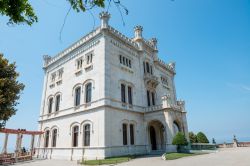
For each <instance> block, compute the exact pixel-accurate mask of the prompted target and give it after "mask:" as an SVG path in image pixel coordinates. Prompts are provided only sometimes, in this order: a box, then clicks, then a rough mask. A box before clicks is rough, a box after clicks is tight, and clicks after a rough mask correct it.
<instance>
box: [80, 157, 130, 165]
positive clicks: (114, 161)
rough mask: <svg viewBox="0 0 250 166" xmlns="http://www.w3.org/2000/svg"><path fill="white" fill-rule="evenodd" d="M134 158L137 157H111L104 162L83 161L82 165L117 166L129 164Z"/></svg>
mask: <svg viewBox="0 0 250 166" xmlns="http://www.w3.org/2000/svg"><path fill="white" fill-rule="evenodd" d="M134 158H135V156H121V157H110V158H106V159H103V160H86V161H83V162H82V164H84V165H104V164H117V163H122V162H127V161H129V160H131V159H134Z"/></svg>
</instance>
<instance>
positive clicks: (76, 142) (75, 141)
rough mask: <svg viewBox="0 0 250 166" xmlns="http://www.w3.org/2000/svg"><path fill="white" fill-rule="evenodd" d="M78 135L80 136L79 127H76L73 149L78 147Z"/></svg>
mask: <svg viewBox="0 0 250 166" xmlns="http://www.w3.org/2000/svg"><path fill="white" fill-rule="evenodd" d="M78 134H79V127H78V126H75V127H74V128H73V147H77V146H78Z"/></svg>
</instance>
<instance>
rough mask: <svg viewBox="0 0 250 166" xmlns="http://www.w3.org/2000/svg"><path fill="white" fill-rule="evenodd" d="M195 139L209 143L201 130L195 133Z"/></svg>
mask: <svg viewBox="0 0 250 166" xmlns="http://www.w3.org/2000/svg"><path fill="white" fill-rule="evenodd" d="M197 141H198V143H209V141H208V139H207V136H206V135H205V134H204V133H202V132H199V133H197Z"/></svg>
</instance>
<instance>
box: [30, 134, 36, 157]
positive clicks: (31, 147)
mask: <svg viewBox="0 0 250 166" xmlns="http://www.w3.org/2000/svg"><path fill="white" fill-rule="evenodd" d="M34 141H35V135H31V142H30V155H31V156H33V151H34Z"/></svg>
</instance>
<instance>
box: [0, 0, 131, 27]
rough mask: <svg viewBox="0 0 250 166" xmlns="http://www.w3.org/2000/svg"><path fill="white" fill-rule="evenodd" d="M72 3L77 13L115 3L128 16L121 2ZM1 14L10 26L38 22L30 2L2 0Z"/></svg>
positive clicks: (72, 0) (78, 0)
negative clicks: (106, 3)
mask: <svg viewBox="0 0 250 166" xmlns="http://www.w3.org/2000/svg"><path fill="white" fill-rule="evenodd" d="M66 1H68V2H69V3H70V5H71V7H72V9H73V10H75V11H77V12H85V11H86V10H90V9H92V8H94V7H99V8H104V7H105V2H108V4H110V3H111V2H113V3H114V4H115V6H116V7H117V8H118V9H120V7H122V8H123V9H124V10H125V11H126V14H128V10H127V8H126V7H125V6H124V5H122V4H121V2H120V0H66ZM0 14H1V15H4V16H7V17H8V18H9V22H8V24H22V23H25V24H28V25H32V24H33V23H34V22H37V21H38V17H37V16H36V14H35V12H34V9H33V7H32V6H31V4H30V2H29V0H0Z"/></svg>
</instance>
